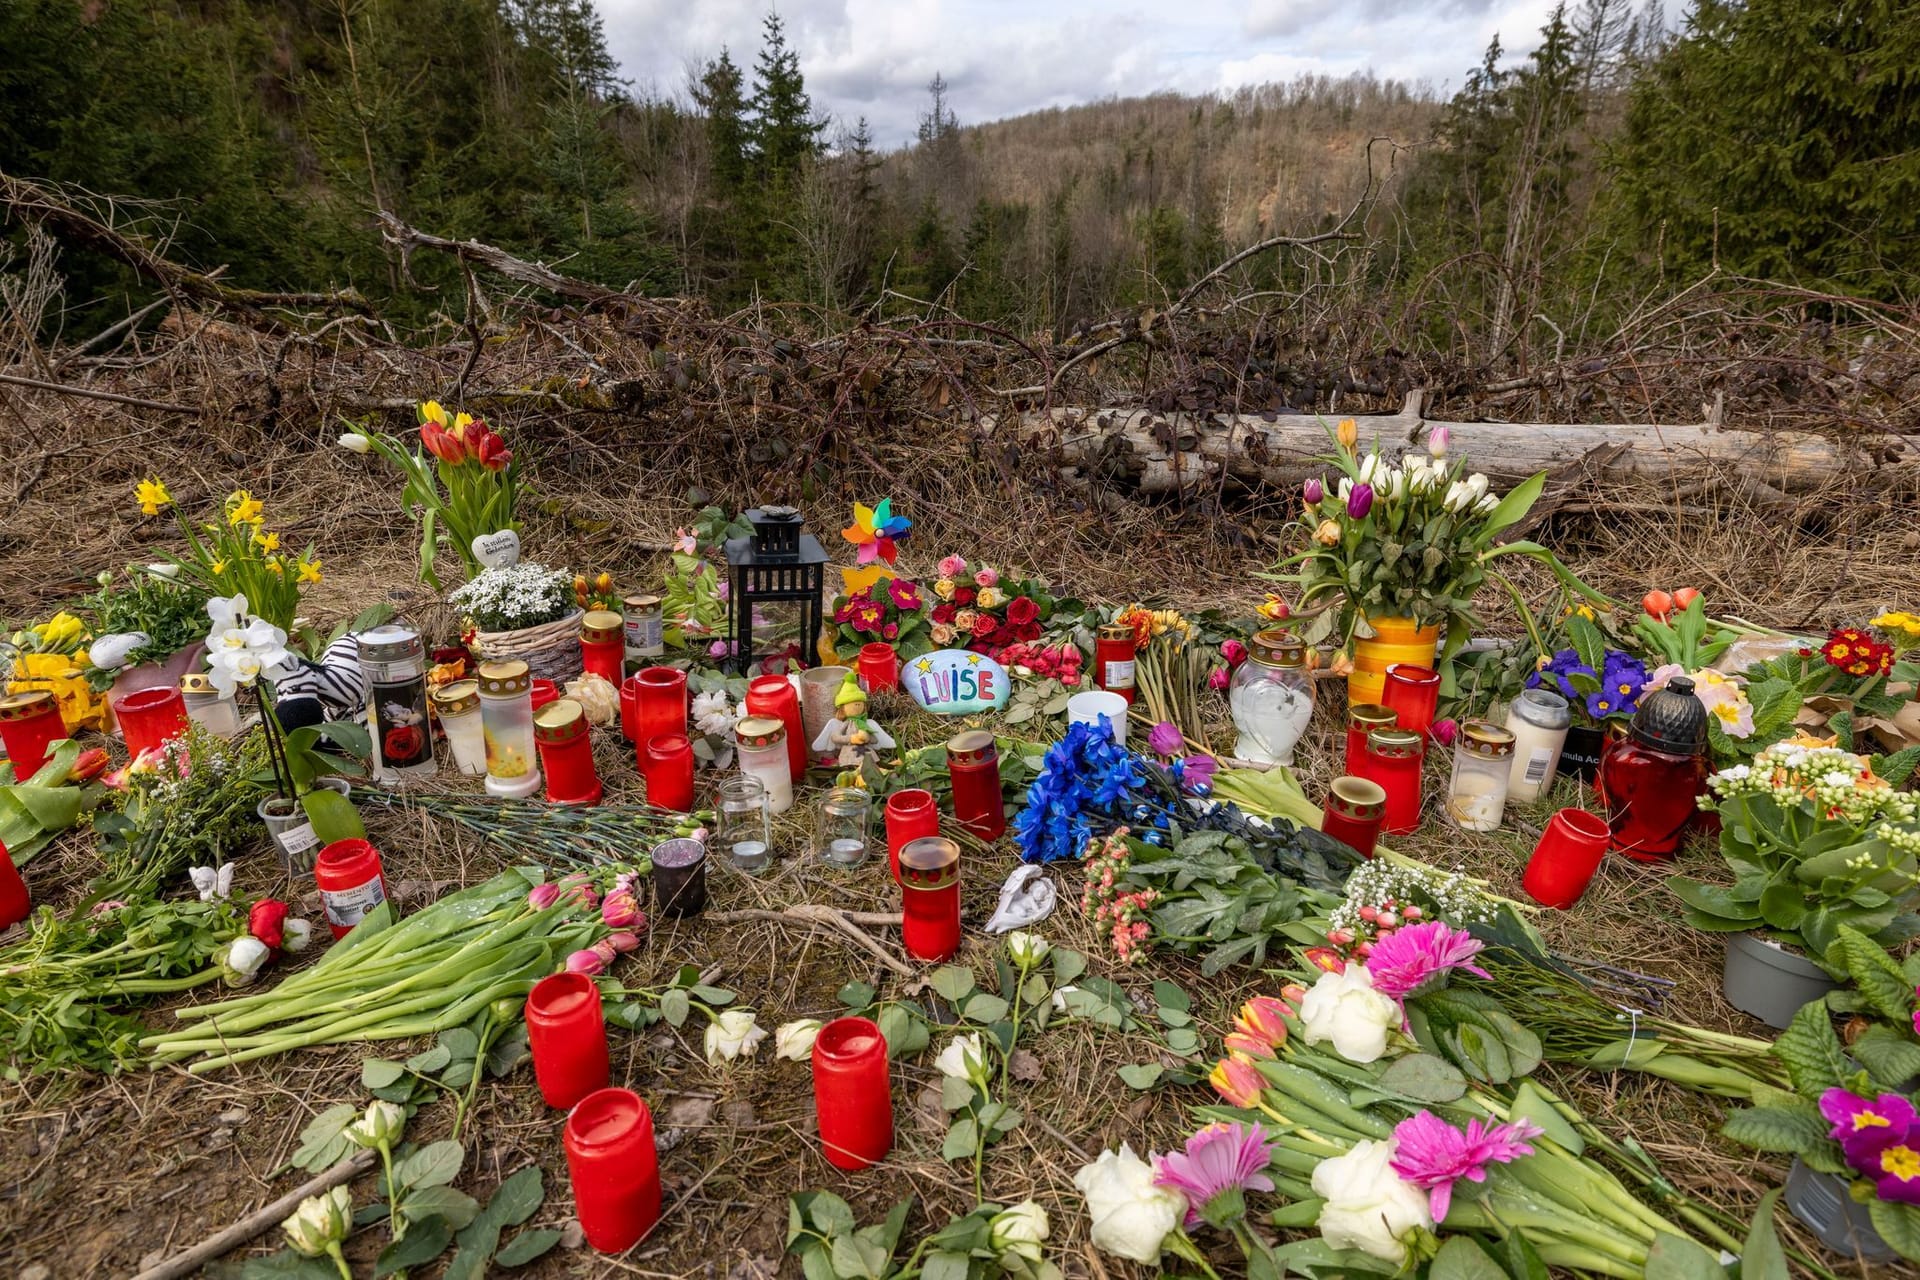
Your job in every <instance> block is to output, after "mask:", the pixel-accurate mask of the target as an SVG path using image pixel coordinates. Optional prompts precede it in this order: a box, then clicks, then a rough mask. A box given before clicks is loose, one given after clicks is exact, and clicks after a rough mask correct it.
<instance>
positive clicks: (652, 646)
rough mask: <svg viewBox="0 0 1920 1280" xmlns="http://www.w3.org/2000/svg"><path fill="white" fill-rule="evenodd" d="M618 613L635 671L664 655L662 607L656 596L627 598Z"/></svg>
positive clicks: (628, 660) (664, 632)
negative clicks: (651, 659)
mask: <svg viewBox="0 0 1920 1280" xmlns="http://www.w3.org/2000/svg"><path fill="white" fill-rule="evenodd" d="M620 612H621V622H622V624H623V629H624V632H625V636H624V639H625V643H626V660H627V663H628V665H629V666H631V667H632V668H634V669H636V670H637V669H638V668H639V667H640V665H641V664H642V663H643V662H645V661H646V660H647V659H649V658H658V657H662V656H664V655H665V654H666V651H667V649H666V630H665V626H664V623H665V606H664V605H663V604H662V603H661V600H660V597H659V596H628V597H627V598H626V599H625V600H622V601H621V602H620Z"/></svg>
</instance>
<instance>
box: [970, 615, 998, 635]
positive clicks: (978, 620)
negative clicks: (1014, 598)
mask: <svg viewBox="0 0 1920 1280" xmlns="http://www.w3.org/2000/svg"><path fill="white" fill-rule="evenodd" d="M999 629H1000V620H999V619H998V618H996V617H994V616H993V615H992V614H990V613H983V614H979V615H978V616H976V617H975V618H974V620H973V634H974V637H975V638H976V639H980V640H985V639H987V638H988V637H989V636H991V635H992V634H993V633H994V632H996V631H998V630H999Z"/></svg>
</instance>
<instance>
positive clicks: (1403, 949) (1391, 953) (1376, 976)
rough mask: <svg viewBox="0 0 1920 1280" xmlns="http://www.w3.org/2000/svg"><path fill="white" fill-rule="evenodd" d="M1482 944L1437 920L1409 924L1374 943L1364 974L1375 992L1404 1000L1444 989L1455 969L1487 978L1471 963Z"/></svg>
mask: <svg viewBox="0 0 1920 1280" xmlns="http://www.w3.org/2000/svg"><path fill="white" fill-rule="evenodd" d="M1483 945H1484V944H1483V943H1482V942H1481V941H1480V940H1479V939H1478V938H1476V937H1474V936H1473V935H1472V934H1470V933H1468V932H1467V931H1466V930H1464V929H1455V928H1452V927H1451V926H1449V925H1446V924H1443V923H1442V922H1440V921H1438V920H1429V921H1426V922H1424V923H1422V924H1410V925H1406V926H1404V927H1403V928H1399V929H1395V930H1394V931H1393V932H1392V933H1389V934H1387V935H1385V936H1384V937H1381V938H1378V939H1376V940H1375V941H1374V944H1373V951H1372V952H1371V953H1370V954H1369V955H1368V956H1367V972H1368V973H1370V974H1372V975H1373V989H1374V990H1375V991H1379V992H1381V993H1383V994H1385V995H1389V996H1392V997H1393V998H1394V999H1395V1000H1405V999H1406V998H1407V997H1409V996H1417V995H1420V994H1422V993H1423V992H1427V991H1432V990H1434V989H1435V988H1436V987H1443V986H1445V985H1446V983H1447V975H1448V974H1450V973H1452V972H1453V971H1454V970H1455V969H1465V970H1466V971H1467V972H1468V973H1471V974H1473V975H1475V976H1476V977H1481V978H1489V977H1490V976H1491V975H1489V974H1488V973H1487V971H1486V970H1485V969H1482V968H1480V967H1479V966H1478V965H1476V964H1474V963H1472V961H1473V958H1474V957H1475V956H1477V955H1479V954H1480V950H1481V947H1482V946H1483Z"/></svg>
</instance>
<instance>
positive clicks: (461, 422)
mask: <svg viewBox="0 0 1920 1280" xmlns="http://www.w3.org/2000/svg"><path fill="white" fill-rule="evenodd" d="M472 425H473V415H472V414H470V413H460V414H455V415H454V419H453V426H452V428H451V430H452V432H453V434H454V435H456V436H459V437H460V438H461V439H462V440H465V439H466V438H467V428H468V427H470V426H472Z"/></svg>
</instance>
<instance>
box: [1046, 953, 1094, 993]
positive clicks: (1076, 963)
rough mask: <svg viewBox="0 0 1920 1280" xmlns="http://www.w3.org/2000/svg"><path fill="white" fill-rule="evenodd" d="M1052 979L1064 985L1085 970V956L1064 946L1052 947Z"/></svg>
mask: <svg viewBox="0 0 1920 1280" xmlns="http://www.w3.org/2000/svg"><path fill="white" fill-rule="evenodd" d="M1052 959H1053V980H1054V981H1055V982H1056V983H1059V984H1061V985H1063V986H1064V985H1065V984H1067V983H1069V982H1072V981H1073V980H1074V979H1075V978H1077V977H1079V976H1080V975H1081V974H1083V973H1085V972H1086V971H1087V958H1086V956H1084V955H1082V954H1081V953H1080V952H1078V951H1073V950H1070V949H1068V948H1066V947H1055V948H1054V949H1053V957H1052Z"/></svg>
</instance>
